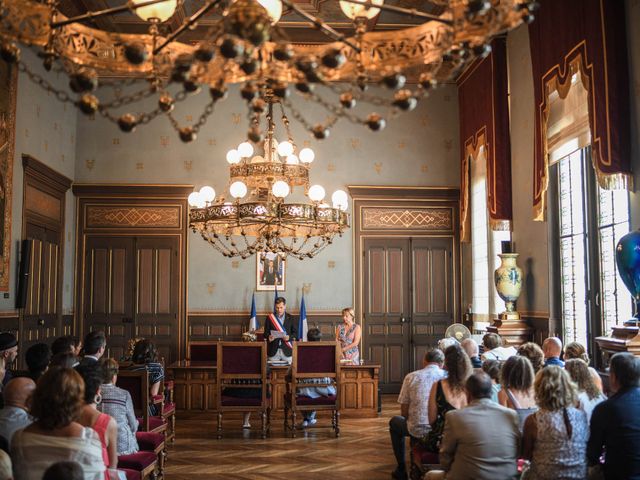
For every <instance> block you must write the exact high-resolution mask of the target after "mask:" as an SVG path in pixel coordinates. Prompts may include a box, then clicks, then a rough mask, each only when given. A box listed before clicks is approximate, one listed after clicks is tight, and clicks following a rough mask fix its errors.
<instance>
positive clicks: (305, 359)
mask: <svg viewBox="0 0 640 480" xmlns="http://www.w3.org/2000/svg"><path fill="white" fill-rule="evenodd" d="M341 355H342V352H341V351H340V345H339V344H338V342H335V341H334V342H294V344H293V363H292V365H291V376H292V378H293V379H295V378H317V377H329V378H332V379H335V381H336V383H337V382H338V381H339V379H340V357H341Z"/></svg>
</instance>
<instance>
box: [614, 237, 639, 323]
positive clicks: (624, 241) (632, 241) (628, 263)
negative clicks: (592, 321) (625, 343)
mask: <svg viewBox="0 0 640 480" xmlns="http://www.w3.org/2000/svg"><path fill="white" fill-rule="evenodd" d="M616 265H617V266H618V274H619V275H620V278H621V279H622V281H623V282H624V284H625V286H626V287H627V289H628V290H629V292H630V293H631V295H632V296H633V299H634V300H635V302H636V317H635V318H633V319H631V320H627V321H626V322H625V325H638V321H639V320H640V231H638V230H636V231H634V232H629V233H627V234H626V235H625V236H624V237H622V238H621V239H620V241H619V242H618V245H617V246H616Z"/></svg>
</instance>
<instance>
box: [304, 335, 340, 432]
mask: <svg viewBox="0 0 640 480" xmlns="http://www.w3.org/2000/svg"><path fill="white" fill-rule="evenodd" d="M320 340H322V332H321V331H320V329H318V328H311V329H309V331H308V332H307V341H309V342H319V341H320ZM300 383H311V384H313V385H314V386H313V387H304V388H300V389H298V395H300V396H302V397H309V398H320V397H329V396H331V395H335V394H336V387H334V386H333V385H331V379H330V378H309V379H306V380H305V379H303V380H300ZM316 423H317V420H316V412H315V411H313V410H312V411H309V412H304V419H303V421H302V424H301V427H302V428H306V427H308V426H311V425H315V424H316Z"/></svg>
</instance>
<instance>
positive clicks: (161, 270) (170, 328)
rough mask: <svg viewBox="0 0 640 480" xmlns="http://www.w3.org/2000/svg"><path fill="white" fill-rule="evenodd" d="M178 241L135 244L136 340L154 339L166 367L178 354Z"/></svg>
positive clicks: (165, 239)
mask: <svg viewBox="0 0 640 480" xmlns="http://www.w3.org/2000/svg"><path fill="white" fill-rule="evenodd" d="M178 240H179V239H178V237H175V236H173V237H148V238H138V239H137V240H136V247H135V248H136V287H135V292H136V299H135V336H136V337H144V338H151V339H153V342H154V344H155V345H156V348H157V349H158V355H159V356H161V357H163V358H164V360H165V363H166V364H169V363H171V362H173V361H174V360H177V354H178V337H179V332H178V299H179V280H180V272H179V271H178V268H179V266H178Z"/></svg>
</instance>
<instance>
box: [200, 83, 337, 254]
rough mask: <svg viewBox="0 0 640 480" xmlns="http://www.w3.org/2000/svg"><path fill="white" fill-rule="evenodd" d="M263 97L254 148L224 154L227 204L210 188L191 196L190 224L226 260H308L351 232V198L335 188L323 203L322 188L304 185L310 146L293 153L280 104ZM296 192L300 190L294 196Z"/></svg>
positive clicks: (311, 155)
mask: <svg viewBox="0 0 640 480" xmlns="http://www.w3.org/2000/svg"><path fill="white" fill-rule="evenodd" d="M263 97H264V99H265V108H264V110H263V112H261V113H255V114H254V116H253V117H252V129H253V128H259V126H260V121H261V117H262V114H264V116H265V118H266V129H265V130H266V135H265V138H264V140H263V141H262V142H261V145H259V146H260V148H259V149H254V147H253V144H252V143H251V142H249V141H244V142H242V143H240V144H239V145H238V147H237V148H234V149H231V150H229V151H228V152H227V156H226V160H227V162H228V163H229V186H228V191H229V195H230V196H231V197H232V198H233V201H225V197H224V196H218V197H216V192H215V190H214V189H213V188H212V187H210V186H204V187H202V188H201V189H200V190H199V191H194V192H193V193H191V194H190V195H189V205H190V207H191V208H190V211H189V226H190V227H191V229H192V230H193V231H194V232H199V233H200V234H201V235H202V237H203V238H204V239H205V240H206V241H208V242H209V243H210V244H211V245H212V246H213V247H214V248H215V249H216V250H218V251H219V252H220V253H222V254H223V255H224V256H225V257H241V258H243V259H245V258H248V257H249V256H251V255H253V254H254V253H257V252H273V253H280V254H282V255H285V256H286V255H291V256H293V257H295V258H298V259H300V260H303V259H305V258H311V257H313V256H315V255H316V254H317V253H319V252H320V251H321V250H323V249H324V248H325V247H326V246H327V245H330V244H331V243H332V242H333V239H334V237H335V236H336V235H339V236H342V233H343V232H344V231H345V230H346V229H347V228H349V215H348V214H347V213H346V210H347V208H348V206H349V198H348V195H347V193H346V192H345V191H343V190H336V191H335V192H334V193H333V195H332V196H331V201H332V205H329V204H327V203H324V198H325V190H324V188H323V187H322V186H321V185H311V186H310V185H309V169H310V165H311V163H312V162H313V160H314V158H315V153H314V152H313V150H312V149H311V148H309V147H304V148H302V149H300V150H298V147H297V145H296V143H295V141H294V140H293V137H292V135H291V129H290V123H289V119H288V117H287V116H286V114H285V111H284V108H283V107H282V102H281V100H280V99H279V98H278V97H276V96H275V95H274V94H273V92H271V91H266V92H264V95H263ZM278 108H279V110H280V112H281V120H282V125H283V126H284V134H285V136H286V139H283V140H282V141H280V142H278V140H277V139H276V123H275V121H274V109H278ZM250 132H251V131H250ZM281 133H283V132H281ZM281 139H282V137H281ZM254 140H255V139H254ZM296 187H298V190H302V192H298V193H299V194H298V198H295V195H294V190H295V188H296ZM287 198H289V199H292V200H291V201H290V202H288V201H287V202H285V199H287Z"/></svg>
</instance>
